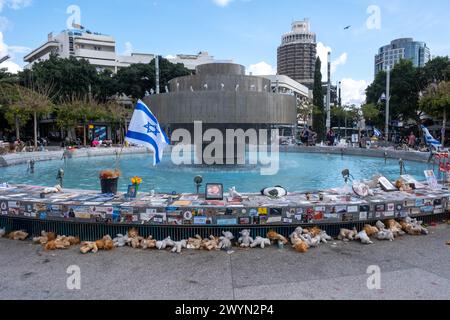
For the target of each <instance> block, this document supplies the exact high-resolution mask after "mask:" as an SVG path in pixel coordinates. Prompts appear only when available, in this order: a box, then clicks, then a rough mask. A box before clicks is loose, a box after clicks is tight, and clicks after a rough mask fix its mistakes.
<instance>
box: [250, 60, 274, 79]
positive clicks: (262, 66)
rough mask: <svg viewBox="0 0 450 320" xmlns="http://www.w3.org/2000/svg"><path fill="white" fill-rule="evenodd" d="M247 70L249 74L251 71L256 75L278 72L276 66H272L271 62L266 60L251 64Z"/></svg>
mask: <svg viewBox="0 0 450 320" xmlns="http://www.w3.org/2000/svg"><path fill="white" fill-rule="evenodd" d="M247 72H248V73H249V74H250V73H251V74H252V75H254V76H262V75H266V76H267V75H274V74H277V70H276V68H274V67H272V66H271V65H270V64H268V63H267V62H264V61H261V62H259V63H256V64H252V65H250V67H248V70H247Z"/></svg>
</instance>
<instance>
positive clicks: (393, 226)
mask: <svg viewBox="0 0 450 320" xmlns="http://www.w3.org/2000/svg"><path fill="white" fill-rule="evenodd" d="M386 225H387V227H388V229H389V230H391V231H392V232H393V233H394V237H399V236H404V235H405V232H404V231H403V230H402V225H401V224H400V223H398V222H397V221H395V220H394V219H391V220H388V221H387V222H386Z"/></svg>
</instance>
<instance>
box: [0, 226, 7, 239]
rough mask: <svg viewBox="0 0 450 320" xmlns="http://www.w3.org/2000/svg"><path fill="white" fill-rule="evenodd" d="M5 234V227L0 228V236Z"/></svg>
mask: <svg viewBox="0 0 450 320" xmlns="http://www.w3.org/2000/svg"><path fill="white" fill-rule="evenodd" d="M5 234H6V229H5V228H2V229H0V238H3V237H4V236H5Z"/></svg>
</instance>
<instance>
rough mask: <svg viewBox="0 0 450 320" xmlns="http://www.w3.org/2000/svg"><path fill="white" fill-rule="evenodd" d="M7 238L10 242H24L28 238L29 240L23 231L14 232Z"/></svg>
mask: <svg viewBox="0 0 450 320" xmlns="http://www.w3.org/2000/svg"><path fill="white" fill-rule="evenodd" d="M7 238H8V239H10V240H20V241H24V240H25V239H26V238H28V233H26V232H25V231H23V230H21V231H13V232H11V233H10V234H8V237H7Z"/></svg>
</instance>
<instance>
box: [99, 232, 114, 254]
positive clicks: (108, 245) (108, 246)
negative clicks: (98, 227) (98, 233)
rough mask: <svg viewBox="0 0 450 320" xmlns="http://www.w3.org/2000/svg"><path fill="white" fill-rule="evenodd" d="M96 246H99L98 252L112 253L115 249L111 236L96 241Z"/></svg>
mask: <svg viewBox="0 0 450 320" xmlns="http://www.w3.org/2000/svg"><path fill="white" fill-rule="evenodd" d="M95 245H96V246H97V248H98V250H105V251H110V250H112V249H114V248H115V245H114V241H113V240H112V238H111V237H110V236H109V235H107V236H104V237H103V238H102V239H100V240H97V241H95Z"/></svg>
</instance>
